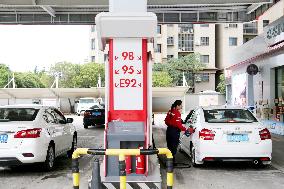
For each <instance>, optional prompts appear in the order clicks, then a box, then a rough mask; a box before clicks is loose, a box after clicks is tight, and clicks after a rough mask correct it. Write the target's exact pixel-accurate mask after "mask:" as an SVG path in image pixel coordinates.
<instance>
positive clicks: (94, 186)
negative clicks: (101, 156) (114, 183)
mask: <svg viewBox="0 0 284 189" xmlns="http://www.w3.org/2000/svg"><path fill="white" fill-rule="evenodd" d="M91 189H101V175H100V162H99V160H98V159H95V161H94V168H93V172H92V181H91Z"/></svg>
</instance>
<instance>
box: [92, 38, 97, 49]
mask: <svg viewBox="0 0 284 189" xmlns="http://www.w3.org/2000/svg"><path fill="white" fill-rule="evenodd" d="M91 43H92V44H91V49H92V50H95V49H96V40H95V39H92V42H91Z"/></svg>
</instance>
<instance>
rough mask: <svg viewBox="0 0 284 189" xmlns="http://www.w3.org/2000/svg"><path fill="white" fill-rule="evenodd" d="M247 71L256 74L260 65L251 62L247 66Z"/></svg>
mask: <svg viewBox="0 0 284 189" xmlns="http://www.w3.org/2000/svg"><path fill="white" fill-rule="evenodd" d="M247 73H248V74H249V75H256V74H257V73H258V67H257V65H255V64H250V65H248V67H247Z"/></svg>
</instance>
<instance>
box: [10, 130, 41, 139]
mask: <svg viewBox="0 0 284 189" xmlns="http://www.w3.org/2000/svg"><path fill="white" fill-rule="evenodd" d="M40 132H41V128H35V129H27V130H22V131H18V132H17V133H16V134H15V135H14V138H38V137H40Z"/></svg>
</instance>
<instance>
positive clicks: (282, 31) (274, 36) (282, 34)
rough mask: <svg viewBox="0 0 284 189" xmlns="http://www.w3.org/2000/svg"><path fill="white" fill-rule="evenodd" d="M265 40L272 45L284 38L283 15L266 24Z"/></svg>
mask: <svg viewBox="0 0 284 189" xmlns="http://www.w3.org/2000/svg"><path fill="white" fill-rule="evenodd" d="M265 40H266V42H267V43H268V45H274V44H276V43H278V42H280V41H282V40H284V16H282V17H281V18H279V19H278V20H276V21H275V22H273V23H272V24H270V25H269V26H267V28H266V30H265Z"/></svg>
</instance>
